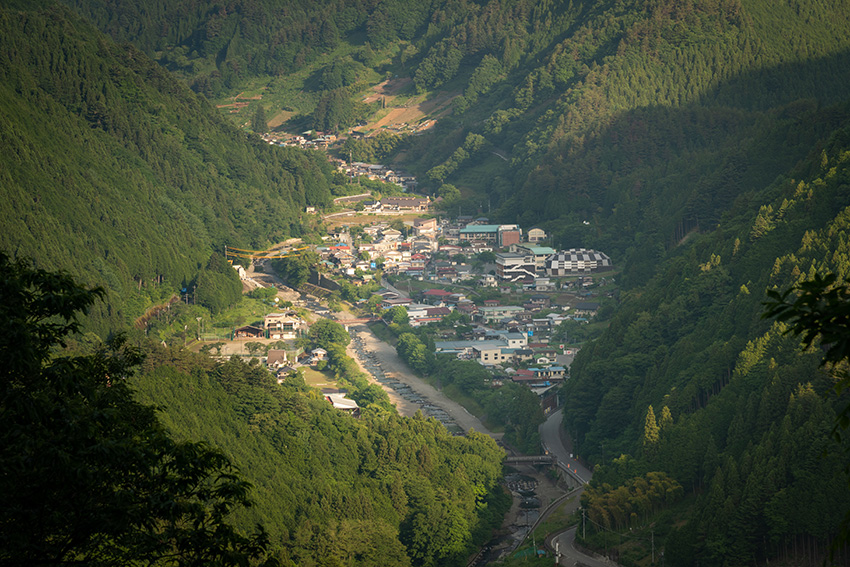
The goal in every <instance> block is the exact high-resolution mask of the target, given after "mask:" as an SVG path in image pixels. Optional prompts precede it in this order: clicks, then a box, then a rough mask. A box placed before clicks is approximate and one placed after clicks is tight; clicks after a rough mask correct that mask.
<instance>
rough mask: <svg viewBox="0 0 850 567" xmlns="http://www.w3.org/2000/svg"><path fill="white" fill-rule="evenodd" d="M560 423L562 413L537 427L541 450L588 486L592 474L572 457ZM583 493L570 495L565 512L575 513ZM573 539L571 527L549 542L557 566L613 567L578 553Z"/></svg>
mask: <svg viewBox="0 0 850 567" xmlns="http://www.w3.org/2000/svg"><path fill="white" fill-rule="evenodd" d="M562 421H563V410H558V411H556V412H555V413H553V414H552V415H550V416H549V418H548V419H547V420H546V421H545V422H544V423H543V424H542V425H541V426H540V440H541V441H542V443H543V447H544V448H545V449H546V450H547V451H549V453H550V454H553V455H555V456H556V457H557V458H558V461H560V462H561V463H562V464H563V465H565V466H567V467H568V468H569V469H570V470H571V471H574V476H576V477H578V478H580V479H582V480H583V481H584V482H585V483H587V482H589V481H590V479H591V477H592V476H593V473H592V472H591V471H590V470H589V469H588V468H587V467H585V466H584V465H583V464H582V463H580V462H579V461H578V460H577V459H575V457H574V456H573V453H572V442H571V440H570V438H569V436H567V435H566V433H565V432H564V430H563V427H562ZM583 490H584V488H580V489H579V490H577V491H576V492H574V493H573V494H574V495H575V498H573V499H571V500H570V501H569V503H568V504H567V511H569V512H574V511H575V510H577V509H578V508H579V505H580V503H581V492H582V491H583ZM575 537H576V528H570V529H569V530H567V531H565V532H562V533H560V534H558V535H556V536H554V537H553V538H552V539H551V541H550V545H551V546H552V548H553V549H554V548H555V546H556V545H557V548H558V552H559V553H560V558H559V560H558V564H559V565H569V566H576V565H579V566H586V567H611V566H612V565H616V564H615V563H614V562H612V561H608V560H606V559H596V558H594V557H591V556H589V555H585V554H584V553H581V552H580V551H578V550H577V549H576V548H575V546H574V545H573V544H574V542H575Z"/></svg>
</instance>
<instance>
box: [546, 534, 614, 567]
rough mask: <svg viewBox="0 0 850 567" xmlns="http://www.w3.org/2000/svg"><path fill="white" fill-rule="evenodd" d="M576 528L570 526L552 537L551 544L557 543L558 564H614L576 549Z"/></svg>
mask: <svg viewBox="0 0 850 567" xmlns="http://www.w3.org/2000/svg"><path fill="white" fill-rule="evenodd" d="M577 529H578V528H576V527H572V528H570V529H568V530H567V531H565V532H561V533H560V534H558V535H557V536H555V537H554V538H552V545H553V546H555V544H556V543H557V546H558V553H559V555H560V557H559V558H558V565H565V566H570V567H573V566H580V567H612V566H615V565H616V563H614V562H613V561H610V560H608V559H605V558H601V559H596V558H595V557H590V556H589V555H585V554H584V553H582V552H580V551H579V550H577V549H576V548H575V546H574V542H575V539H576V530H577Z"/></svg>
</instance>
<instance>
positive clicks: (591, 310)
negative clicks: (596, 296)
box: [573, 301, 599, 317]
mask: <svg viewBox="0 0 850 567" xmlns="http://www.w3.org/2000/svg"><path fill="white" fill-rule="evenodd" d="M598 311H599V304H598V303H596V302H593V301H586V302H582V303H576V305H575V307H573V315H575V316H577V317H596V313H597V312H598Z"/></svg>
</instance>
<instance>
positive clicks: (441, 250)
mask: <svg viewBox="0 0 850 567" xmlns="http://www.w3.org/2000/svg"><path fill="white" fill-rule="evenodd" d="M357 167H360V169H361V172H360V173H359V174H360V175H380V174H381V172H383V171H386V170H387V168H385V167H383V166H368V165H366V164H359V165H357ZM355 174H356V173H355ZM337 204H339V205H341V206H344V207H352V208H349V209H345V210H343V211H342V212H337V213H333V214H329V215H326V217H325V221H326V222H327V223H328V226H329V227H330V228H328V234H327V236H325V237H324V239H323V240H324V242H323V243H322V244H321V245H311V246H301V247H298V246H299V244H298V243H291V244H290V245H289V246H287V247H286V248H284V249H280V250H278V252H277V253H278V254H286V253H287V252H290V251H292V250H295V251H296V253H297V251H298V250H305V249H308V250H311V251H313V252H315V253H316V254H317V256H318V258H319V265H318V266H316V267H315V270H314V274H313V276H312V277H311V278H310V282H309V283H304V284H303V285H302V286H299V288H298V290H297V291H298V292H300V293H293V291H292V290H289V292H290V294H292V295H290V296H289V299H291V300H292V301H291V302H285V303H284V304H285V305H287V306H288V307H289V308H287V309H283V310H281V309H277V310H273V312H271V313H269V314H267V315H266V316H265V317H264V319H263V322H262V324H254V325H246V326H243V327H239V328H236V329H234V331H233V334H232V337H233V339H235V341H236V342H239V341H257V340H261V339H266V340H267V341H277V343H276V344H277V345H278V346H280V345H281V344H282V343H281V342H280V341H288V342H289V343H290V344H289V345H288V346H287V347H286V348H283V349H274V348H273V349H268V350H266V351H265V354H266V356H265V362H266V364H267V365H268V367H269V368H270V370H272V371H273V372H274V373H276V374H277V375H278V378H279V380H280V381H283V380H285V379H286V376H287V375H288V374H289V373H292V372H296V371H297V370H298V369H299V368H305V367H306V368H312V369H322V368H323V366H324V365H323V361H325V360H326V356H327V353H326V352H323V349H321V348H319V349H311V350H306V351H305V350H303V349H298V348H296V347H295V346H294V345H295V344H296V339H298V338H299V337H303V336H304V335H305V334H306V333H307V330H308V328H309V324H310V320H311V319H313V320H315V318H316V317H328V318H334V319H337V320H338V321H339V322H341V323H343V324H344V325H346V328H347V329H348V330H349V331H351V327H353V326H354V325H358V324H366V323H369V324H370V325H375V324H377V325H384V324H386V323H385V319H386V314H387V313H388V312H391V310H394V311H393V313H397V312H398V311H399V309H403V310H404V314H405V315H406V318H407V321H408V324H409V325H410V326H411V327H420V326H423V325H434V326H435V327H437V328H438V330H437V331H436V336H435V341H434V348H435V353H436V354H438V355H446V356H452V357H457V358H460V359H464V360H473V361H477V362H478V363H480V364H481V365H483V366H484V367H485V368H487V369H488V370H490V371H491V373H492V376H493V379H492V381H491V385H492V386H493V387H499V386H500V385H501V384H503V383H504V382H505V381H513V382H515V383H520V384H523V385H525V386H527V387H529V388H532V389H533V391H535V392H536V393H538V395H539V396H540V401H541V405H542V407H543V408H544V411H545V412H547V413H548V412H549V411H551V410H554V409H556V408H557V407H558V405H559V403H558V399H557V396H558V386H559V385H560V384H561V383H562V382H563V381H564V380H565V379H567V378H568V376H569V363H570V362H571V361H572V358H573V356H574V355H575V352H576V350H577V349H578V348H580V343H581V342H582V340H583V338H586V337H587V336H588V334H587V333H586V332H584V331H583V327H584V326H586V325H590V324H591V323H592V322H593V321H594V320H595V319H596V318H597V317H598V316H599V313H600V309H601V308H602V306H603V305H605V304H607V305H611V306H613V303H614V302H615V301H616V289H615V288H614V286H613V278H612V277H611V276H612V270H613V268H614V266H613V264H612V262H611V259H610V258H609V257H608V256H607V255H606V254H605V253H604V252H601V251H596V250H589V249H584V248H573V249H567V250H555V249H554V248H552V247H550V246H548V245H547V244H548V242H549V240H550V239H549V236H548V235H547V234H546V232H545V231H544V230H542V229H540V228H538V227H531V228H529V229H528V230H524V229H523V228H522V227H520V226H518V225H516V224H492V223H491V222H490V221H489V219H487V218H484V217H471V216H460V217H455V218H449V217H446V216H443V214H441V213H440V211H438V210H435V208H434V203H433V202H432V201H431V200H430V198H429V197H427V196H419V195H414V194H409V193H406V194H404V195H401V196H386V197H381V198H377V199H376V198H373V197H372V194H371V193H369V192H366V193H362V194H358V195H353V196H350V197H341V198H339V199H338V200H337ZM307 212H312V211H307ZM254 264H256V267H257V272H254V271H253V270H251V272H250V273H249V272H248V271H246V270H244V269H242V267H241V266H239V265H238V264H237V265H236V266H235V267H237V269H238V271H239V272H240V276H241V277H242V279H243V281H245V282H246V285H249V287H256V286H263V285H267V286H272V285H274V286H276V287H278V288H282V289H286V288H285V287H284V286H283V285H281V283H285V282H278V283H273V280H269V279H268V278H269V277H271V276H270V275H269V273H268V272H270V271H271V269H270V262H269V261H268V260H265V259H264V260H254ZM253 267H255V266H252V268H253ZM258 273H260V274H261V275H262V276H264V277H265V278H266V279H265V280H263V279H258V278H259V276H258ZM249 281H250V284H248V282H249ZM263 282H264V283H263ZM270 282H271V283H270ZM341 286H348V287H349V288H350V287H351V286H354V287H355V288H362V287H363V286H366V287H368V289H370V290H373V291H372V292H371V293H370V294H369V297H368V299H367V298H360V299H359V300H356V301H353V302H351V305H347V306H345V307H341V306H340V303H339V302H338V301H337V299H338V298H339V289H340V287H341ZM276 300H279V298H278V299H276ZM328 300H332V301H331V302H330V305H331V307H333V308H334V309H335V311H332V310H331V309H330V308H329V306H328V305H329V302H328ZM276 305H280V304H279V303H276ZM446 321H450V322H451V325H446V324H445V322H446ZM352 336H356V335H355V334H354V333H353V332H352ZM242 352H244V349H242ZM261 352H262V351H261ZM356 354H358V355H359V356H358V358H360V360H359V362H360V364H361V367H362V368H363V369H364V370H365V371H367V372H368V373H369V374H370V375H371V376H372V377H373V378H376V379H378V381H380V382H382V385H383V386H384V387H385V389H386V388H387V382H388V381H389V382H394V380H392V379H387V377H386V376H384V371H383V370H382V369H381V368H380V362H378V361H375V360H372V361H370V360H369V358H370V357H369V353H366V352H360V353H356ZM318 385H320V386H321V385H322V384H318ZM324 386H326V387H325V388H323V391H324V392H325V396H326V398H327V399H328V401H329V402H330V403H333V404H334V405H335V406H336V407H338V408H339V409H340V410H342V411H347V412H350V413H355V414H356V413H357V412H358V408H357V405H356V403H355V402H354V401H353V400H350V399H347V398H345V394H344V392H340V391H337V390H335V389H334V388H333V387H332V386H333V385H332V384H324ZM390 386H393V384H390ZM414 397H415V396H414ZM446 421H451V420H450V419H448V418H447V419H446Z"/></svg>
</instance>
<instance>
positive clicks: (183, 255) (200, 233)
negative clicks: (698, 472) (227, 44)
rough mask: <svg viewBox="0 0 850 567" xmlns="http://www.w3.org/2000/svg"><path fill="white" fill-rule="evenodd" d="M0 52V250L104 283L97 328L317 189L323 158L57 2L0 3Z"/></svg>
mask: <svg viewBox="0 0 850 567" xmlns="http://www.w3.org/2000/svg"><path fill="white" fill-rule="evenodd" d="M0 59H2V64H0V145H2V147H3V151H2V152H0V164H2V166H0V176H2V180H0V191H2V198H3V207H2V212H1V213H0V216H2V219H0V224H2V226H3V230H2V231H0V246H2V248H3V249H5V250H7V251H8V252H10V253H12V254H18V255H22V256H30V257H32V258H33V259H34V260H35V262H36V263H37V264H38V265H39V266H43V267H49V268H52V269H55V268H63V269H66V270H68V271H70V272H71V273H73V274H75V275H78V276H80V277H81V278H82V279H83V281H86V282H89V283H93V284H100V285H103V286H105V287H106V288H107V289H108V290H109V291H110V294H111V298H110V302H109V308H108V311H105V312H103V313H101V314H100V318H99V320H100V321H101V322H103V321H104V320H105V319H108V320H110V321H111V322H110V323H108V326H109V327H112V328H117V327H121V326H123V325H126V324H127V323H128V321H132V318H134V317H137V316H139V315H140V314H141V313H142V312H143V311H144V309H145V307H147V306H148V305H150V304H151V303H152V302H154V301H157V300H159V299H161V298H164V297H168V296H170V295H171V294H172V293H174V292H176V291H178V290H179V289H180V287H181V286H185V285H186V284H187V283H189V282H191V281H192V279H193V278H194V277H195V276H196V275H197V274H198V272H199V271H200V270H201V269H203V268H204V267H205V266H206V265H207V262H208V259H209V258H210V254H211V253H212V252H213V250H218V251H221V249H222V247H223V246H224V245H225V244H230V245H235V246H240V245H241V246H244V247H249V246H250V247H260V246H264V245H266V244H267V243H269V242H270V241H277V240H278V239H281V238H284V237H287V236H290V235H297V234H300V232H301V223H300V222H299V215H300V213H301V212H303V210H304V206H305V205H321V204H324V203H327V202H328V201H329V199H330V195H331V181H330V177H331V172H330V166H329V165H328V163H327V160H326V159H325V158H324V157H323V156H319V155H312V154H306V153H302V152H299V151H295V150H286V149H282V148H274V149H273V148H269V147H268V146H267V145H265V144H263V143H261V142H260V141H259V140H256V139H252V138H249V137H247V136H245V135H244V134H242V133H240V132H238V131H237V130H235V129H234V128H232V127H231V125H230V124H229V123H227V122H226V121H224V120H222V119H221V118H220V117H219V115H218V114H217V113H216V111H215V110H214V109H212V108H211V107H210V106H209V105H208V104H207V103H206V101H205V100H203V99H202V98H199V97H198V96H197V95H195V94H194V93H192V92H191V91H190V90H188V89H187V88H186V87H184V86H182V85H181V84H179V83H178V82H176V81H175V80H174V79H172V77H170V76H169V74H168V73H167V72H166V71H165V70H163V69H162V68H161V67H159V66H158V65H156V64H155V63H153V62H151V61H150V60H149V59H148V58H147V57H145V56H144V55H143V54H141V53H140V52H139V51H137V50H136V49H135V48H133V47H132V46H129V45H123V46H118V45H115V44H114V43H112V42H111V41H110V40H109V39H108V38H106V37H105V36H103V35H102V34H100V32H98V31H96V30H95V29H94V28H92V27H91V26H90V25H89V24H87V23H85V22H83V21H82V20H80V19H79V17H78V16H75V15H73V14H72V13H70V12H69V11H68V10H67V9H66V8H62V7H57V6H48V7H45V8H43V9H41V10H37V11H15V10H12V9H3V10H0Z"/></svg>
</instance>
